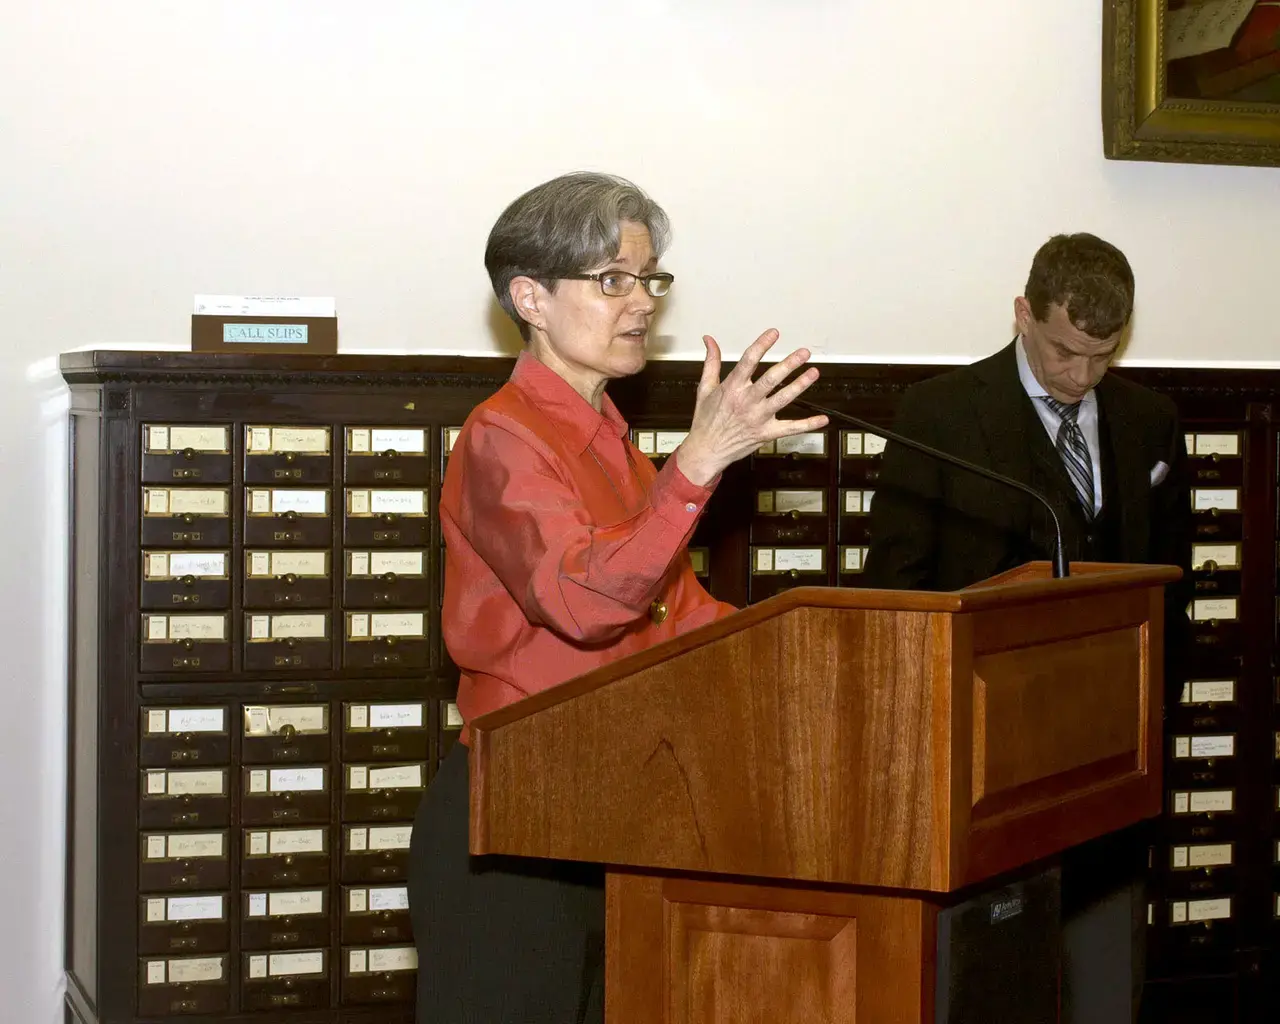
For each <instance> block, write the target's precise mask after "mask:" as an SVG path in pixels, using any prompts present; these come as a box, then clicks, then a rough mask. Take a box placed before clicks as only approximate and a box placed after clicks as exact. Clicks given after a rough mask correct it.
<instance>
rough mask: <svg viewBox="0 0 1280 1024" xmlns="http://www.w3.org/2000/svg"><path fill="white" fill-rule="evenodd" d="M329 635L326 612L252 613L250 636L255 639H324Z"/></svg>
mask: <svg viewBox="0 0 1280 1024" xmlns="http://www.w3.org/2000/svg"><path fill="white" fill-rule="evenodd" d="M328 635H329V616H328V614H326V613H325V612H313V613H307V614H298V613H296V612H293V613H290V612H282V613H278V614H274V615H250V616H249V637H250V639H253V640H285V639H290V640H323V639H324V638H325V637H327V636H328Z"/></svg>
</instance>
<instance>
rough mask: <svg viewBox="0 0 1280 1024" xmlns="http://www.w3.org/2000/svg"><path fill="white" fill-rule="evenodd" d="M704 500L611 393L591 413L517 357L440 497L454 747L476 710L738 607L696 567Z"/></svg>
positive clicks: (478, 416)
mask: <svg viewBox="0 0 1280 1024" xmlns="http://www.w3.org/2000/svg"><path fill="white" fill-rule="evenodd" d="M714 486H715V484H714V482H713V484H712V487H714ZM710 497H711V488H706V487H698V486H696V485H694V484H692V483H690V482H689V480H688V479H687V478H686V477H685V476H684V474H683V473H681V472H680V470H679V469H678V468H677V466H676V460H675V459H674V458H671V459H668V460H667V463H666V465H665V466H664V467H663V468H662V471H661V472H658V471H657V470H656V469H654V467H653V464H652V463H651V462H650V461H649V459H648V458H646V457H645V456H644V455H643V454H641V453H640V452H639V451H638V450H637V449H636V448H635V447H634V446H633V445H632V444H631V441H630V438H629V432H628V428H627V423H626V421H625V420H623V418H622V416H621V415H619V413H618V410H617V408H616V407H615V406H614V404H613V402H612V401H611V400H610V399H609V397H608V396H607V395H606V396H605V398H604V402H603V412H596V411H595V409H593V408H592V407H591V406H590V404H589V403H588V402H587V401H586V400H585V399H583V398H582V396H581V395H579V394H578V393H577V392H576V391H574V390H573V388H572V387H570V386H569V384H568V382H567V381H565V380H564V379H563V378H561V377H560V376H559V375H558V374H557V373H555V372H554V371H552V370H550V369H549V368H547V367H546V366H544V365H543V364H542V363H540V362H538V361H537V360H536V359H534V358H533V357H532V356H531V355H529V354H528V353H527V352H526V353H524V354H522V355H521V356H520V358H519V359H518V360H517V361H516V366H515V370H514V372H513V373H512V375H511V379H510V381H508V382H507V384H505V385H504V386H503V387H502V388H501V389H500V390H499V391H498V392H497V394H495V395H494V396H493V397H492V398H490V399H488V400H487V401H485V402H483V403H482V404H480V405H479V406H477V407H476V408H475V409H474V410H473V411H472V413H471V415H470V416H469V417H468V418H467V422H466V424H465V425H464V426H463V428H462V431H461V433H460V434H459V436H458V438H457V440H456V441H455V443H454V447H453V451H452V453H451V454H450V456H449V465H448V468H447V469H446V471H445V475H444V485H443V488H442V491H441V496H440V520H441V526H442V528H443V531H444V538H445V544H446V550H445V582H444V603H443V607H442V609H441V628H442V629H443V631H444V639H445V643H446V644H447V645H448V648H449V654H450V655H451V656H452V658H453V660H454V662H455V663H457V665H458V667H459V668H460V669H461V670H462V678H461V680H460V681H459V684H458V710H459V711H460V712H461V714H462V718H463V721H464V723H465V724H464V727H463V731H462V737H461V738H462V742H464V743H465V742H467V740H468V736H469V733H470V722H471V720H472V719H473V718H476V717H478V716H480V715H483V714H485V713H487V712H489V711H494V710H496V709H497V708H500V707H503V706H505V705H507V704H511V703H514V702H515V701H518V700H520V699H521V698H523V697H526V696H528V695H529V694H531V693H537V692H538V691H539V690H545V689H548V688H549V687H552V686H555V685H556V684H557V683H562V682H565V681H566V680H568V679H572V678H573V677H575V676H578V675H581V674H583V673H584V672H588V671H590V670H591V669H593V668H597V667H598V666H600V665H604V664H606V663H608V662H611V661H614V660H616V659H618V658H621V657H623V656H624V655H627V654H631V653H634V652H635V651H638V650H641V649H643V648H646V647H651V646H652V645H654V644H656V643H659V642H661V641H663V640H668V639H670V638H671V637H674V636H677V635H678V634H680V633H686V632H688V631H689V630H691V629H695V628H697V627H698V626H701V625H704V624H705V623H707V622H710V621H712V620H713V619H716V618H720V617H721V616H724V615H729V614H731V613H733V612H734V611H736V610H737V609H736V608H734V607H733V606H732V605H727V604H724V603H722V602H720V601H717V600H715V599H714V598H713V597H711V595H710V594H708V593H707V592H706V590H704V589H703V587H702V585H701V584H700V583H699V582H698V579H697V577H696V576H694V574H693V566H692V564H691V563H690V560H689V554H688V550H687V546H688V543H689V538H690V536H691V535H692V534H693V529H694V527H695V526H696V525H697V522H698V519H699V517H700V516H701V515H702V512H703V510H704V509H705V508H706V504H707V500H708V499H709V498H710Z"/></svg>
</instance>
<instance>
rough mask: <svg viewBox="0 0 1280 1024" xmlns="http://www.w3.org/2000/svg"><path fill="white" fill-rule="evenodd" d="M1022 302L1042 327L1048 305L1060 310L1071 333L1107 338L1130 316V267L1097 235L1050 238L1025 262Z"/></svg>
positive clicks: (1047, 313) (1111, 246) (1122, 325)
mask: <svg viewBox="0 0 1280 1024" xmlns="http://www.w3.org/2000/svg"><path fill="white" fill-rule="evenodd" d="M1026 299H1027V302H1028V304H1029V305H1030V306H1031V313H1032V315H1033V316H1034V317H1035V318H1036V319H1037V320H1039V321H1041V322H1042V323H1043V322H1044V321H1045V320H1047V319H1048V317H1049V307H1050V306H1062V307H1063V308H1064V309H1065V310H1066V312H1067V319H1069V320H1070V321H1071V325H1072V326H1073V327H1075V328H1076V330H1079V331H1084V333H1085V334H1087V335H1089V337H1091V338H1096V339H1098V340H1102V339H1104V338H1110V337H1111V336H1112V335H1113V334H1115V333H1116V332H1117V331H1119V330H1120V329H1121V328H1122V327H1124V325H1125V324H1127V323H1128V322H1129V317H1130V316H1131V315H1132V314H1133V268H1131V267H1130V266H1129V261H1128V260H1127V259H1125V255H1124V253H1122V252H1121V251H1120V250H1119V249H1117V248H1116V247H1115V246H1114V245H1112V244H1111V243H1110V242H1104V241H1103V240H1102V239H1101V238H1099V237H1098V236H1097V235H1090V234H1087V233H1085V232H1080V233H1077V234H1074V235H1054V236H1053V237H1052V238H1050V239H1049V241H1047V242H1045V243H1044V245H1042V246H1040V248H1039V250H1038V251H1037V252H1036V255H1035V259H1033V260H1032V261H1031V274H1030V275H1029V276H1028V278H1027V291H1026Z"/></svg>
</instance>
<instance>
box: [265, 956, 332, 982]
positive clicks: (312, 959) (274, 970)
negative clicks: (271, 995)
mask: <svg viewBox="0 0 1280 1024" xmlns="http://www.w3.org/2000/svg"><path fill="white" fill-rule="evenodd" d="M324 973H325V956H324V950H322V949H315V950H308V951H306V952H304V953H265V954H264V953H252V954H250V955H249V980H250V981H257V980H259V979H261V978H294V977H299V976H305V975H308V974H316V975H322V974H324Z"/></svg>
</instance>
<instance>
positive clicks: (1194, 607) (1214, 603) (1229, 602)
mask: <svg viewBox="0 0 1280 1024" xmlns="http://www.w3.org/2000/svg"><path fill="white" fill-rule="evenodd" d="M1188 610H1189V612H1190V614H1191V620H1192V621H1193V622H1233V621H1235V619H1236V618H1238V617H1239V605H1238V599H1237V598H1234V597H1205V598H1198V599H1196V600H1195V601H1192V602H1191V607H1190V608H1189V609H1188Z"/></svg>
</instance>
